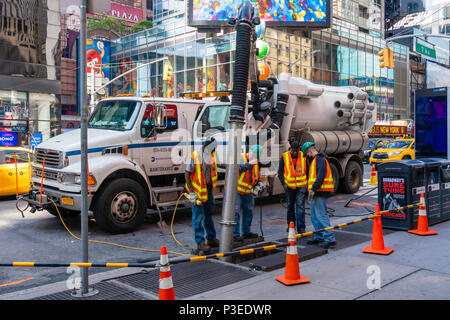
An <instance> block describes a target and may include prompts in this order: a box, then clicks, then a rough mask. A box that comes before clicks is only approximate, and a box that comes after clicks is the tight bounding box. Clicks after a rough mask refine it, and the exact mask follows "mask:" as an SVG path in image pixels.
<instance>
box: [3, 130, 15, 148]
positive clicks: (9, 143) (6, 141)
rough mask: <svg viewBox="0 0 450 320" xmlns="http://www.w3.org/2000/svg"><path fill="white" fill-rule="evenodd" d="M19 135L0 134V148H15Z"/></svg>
mask: <svg viewBox="0 0 450 320" xmlns="http://www.w3.org/2000/svg"><path fill="white" fill-rule="evenodd" d="M18 145H19V135H18V133H17V132H0V147H17V146H18Z"/></svg>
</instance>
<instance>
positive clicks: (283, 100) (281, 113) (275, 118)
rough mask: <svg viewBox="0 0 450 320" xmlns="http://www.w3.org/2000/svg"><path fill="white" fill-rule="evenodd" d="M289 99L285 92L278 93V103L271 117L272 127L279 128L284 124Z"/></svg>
mask: <svg viewBox="0 0 450 320" xmlns="http://www.w3.org/2000/svg"><path fill="white" fill-rule="evenodd" d="M288 100H289V95H287V94H284V93H279V94H277V105H276V106H275V108H274V109H273V110H272V114H271V116H270V117H271V119H272V124H271V125H270V129H279V128H281V125H282V124H283V119H284V117H285V116H286V113H285V110H286V105H287V102H288Z"/></svg>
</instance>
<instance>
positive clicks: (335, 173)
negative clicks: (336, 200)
mask: <svg viewBox="0 0 450 320" xmlns="http://www.w3.org/2000/svg"><path fill="white" fill-rule="evenodd" d="M330 170H331V175H332V176H333V183H334V193H335V192H337V190H338V188H339V171H338V169H337V168H336V166H335V165H334V164H333V163H330Z"/></svg>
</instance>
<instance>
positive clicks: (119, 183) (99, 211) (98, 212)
mask: <svg viewBox="0 0 450 320" xmlns="http://www.w3.org/2000/svg"><path fill="white" fill-rule="evenodd" d="M146 212H147V195H146V192H145V191H144V189H143V188H142V186H141V185H140V184H139V183H138V182H136V181H134V180H131V179H129V178H120V179H116V180H112V181H110V182H109V183H108V184H107V185H106V186H105V187H104V188H102V190H101V191H100V194H99V196H98V197H97V199H96V201H95V208H94V217H95V220H96V221H97V223H98V225H99V227H100V228H101V229H103V230H105V231H108V232H110V233H113V234H117V233H128V232H132V231H134V230H135V229H136V228H137V227H139V225H141V224H142V223H143V222H144V218H145V215H146Z"/></svg>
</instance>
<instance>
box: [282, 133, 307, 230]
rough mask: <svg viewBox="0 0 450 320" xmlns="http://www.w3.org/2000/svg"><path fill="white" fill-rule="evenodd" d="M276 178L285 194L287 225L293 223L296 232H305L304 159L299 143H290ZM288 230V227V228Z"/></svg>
mask: <svg viewBox="0 0 450 320" xmlns="http://www.w3.org/2000/svg"><path fill="white" fill-rule="evenodd" d="M278 178H279V179H280V181H281V185H282V186H283V188H284V191H285V192H286V202H287V224H288V226H289V224H290V222H295V225H296V228H297V232H298V233H303V232H305V198H306V159H305V157H304V155H303V152H301V151H300V143H299V142H298V141H292V142H291V147H290V149H289V151H287V152H285V153H283V155H282V157H281V159H280V162H279V167H278ZM288 228H289V227H288Z"/></svg>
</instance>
